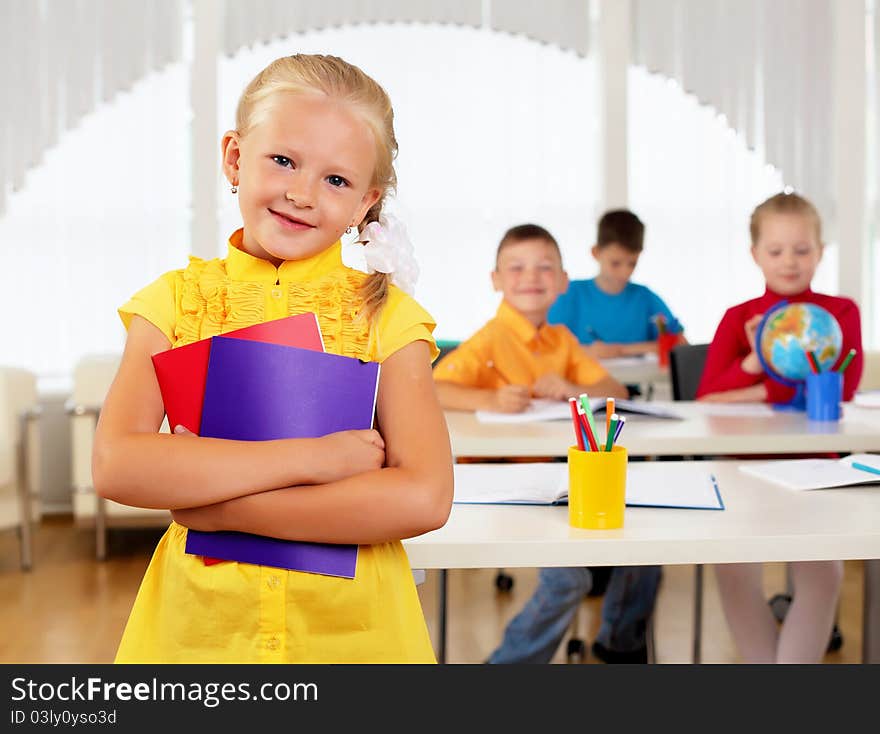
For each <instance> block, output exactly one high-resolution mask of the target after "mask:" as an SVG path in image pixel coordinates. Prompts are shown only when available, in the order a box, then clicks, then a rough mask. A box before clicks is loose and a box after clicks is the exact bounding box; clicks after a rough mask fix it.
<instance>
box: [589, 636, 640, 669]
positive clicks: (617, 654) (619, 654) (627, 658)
mask: <svg viewBox="0 0 880 734" xmlns="http://www.w3.org/2000/svg"><path fill="white" fill-rule="evenodd" d="M590 650H591V651H592V653H593V657H595V658H597V659H598V660H601V661H602V662H603V663H609V664H613V663H642V664H644V663H647V662H648V648H647V647H640V648H638V649H636V650H627V651H622V650H609V649H608V648H607V647H605V645H603V644H602V643H601V642H599V641H596V642H594V643H593V646H592V647H591V648H590Z"/></svg>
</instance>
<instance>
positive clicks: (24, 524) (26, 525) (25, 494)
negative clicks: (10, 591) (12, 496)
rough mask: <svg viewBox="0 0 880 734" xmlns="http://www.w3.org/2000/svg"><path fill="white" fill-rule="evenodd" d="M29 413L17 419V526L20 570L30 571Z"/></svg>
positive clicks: (31, 536) (31, 539) (31, 555)
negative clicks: (18, 529)
mask: <svg viewBox="0 0 880 734" xmlns="http://www.w3.org/2000/svg"><path fill="white" fill-rule="evenodd" d="M29 424H30V414H29V413H28V412H24V413H22V414H21V415H20V416H19V420H18V433H19V440H18V457H17V459H18V493H19V494H18V511H19V527H20V529H21V533H20V536H19V543H20V547H21V570H22V571H30V570H31V568H32V566H33V533H32V526H31V523H32V522H33V510H32V509H31V486H30V476H29V474H28V466H27V451H28V443H27V436H28V428H29Z"/></svg>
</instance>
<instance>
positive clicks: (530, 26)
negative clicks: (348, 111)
mask: <svg viewBox="0 0 880 734" xmlns="http://www.w3.org/2000/svg"><path fill="white" fill-rule="evenodd" d="M224 1H225V6H224V28H223V49H224V51H225V52H226V53H227V54H228V55H230V56H232V55H234V54H236V53H237V52H238V51H239V50H240V49H241V48H244V47H247V46H253V45H254V44H256V43H260V42H262V43H268V42H270V41H274V40H278V39H281V38H283V37H286V36H288V35H289V34H291V33H303V32H306V31H315V30H321V29H324V28H332V27H338V26H353V25H361V24H371V23H442V24H451V25H461V26H470V27H472V28H476V27H481V26H482V27H485V28H491V29H492V30H496V31H503V32H507V33H512V34H522V35H525V36H527V37H529V38H532V39H533V40H536V41H541V42H544V43H550V44H553V45H555V46H558V47H559V48H561V49H566V50H573V51H576V52H577V53H578V54H579V55H581V56H586V55H587V53H588V51H589V45H590V31H591V25H590V0H542V2H540V3H535V2H524V1H521V0H443V1H442V2H440V1H438V0H334V1H333V2H323V3H315V2H312V3H309V2H303V3H295V2H290V0H251V1H250V2H247V3H244V2H240V0H224Z"/></svg>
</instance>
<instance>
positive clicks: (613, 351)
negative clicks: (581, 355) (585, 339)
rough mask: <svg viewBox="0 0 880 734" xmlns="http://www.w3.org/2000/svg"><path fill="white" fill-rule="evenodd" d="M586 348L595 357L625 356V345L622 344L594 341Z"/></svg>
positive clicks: (611, 357)
mask: <svg viewBox="0 0 880 734" xmlns="http://www.w3.org/2000/svg"><path fill="white" fill-rule="evenodd" d="M584 350H585V351H586V353H587V354H589V355H590V356H591V357H592V358H593V359H613V358H614V357H622V356H623V346H622V345H620V344H607V343H605V342H600V341H594V342H593V343H592V344H589V345H587V346H585V347H584Z"/></svg>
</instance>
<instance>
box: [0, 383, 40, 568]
mask: <svg viewBox="0 0 880 734" xmlns="http://www.w3.org/2000/svg"><path fill="white" fill-rule="evenodd" d="M39 413H40V408H39V404H38V398H37V379H36V376H35V375H34V374H33V373H31V372H29V371H27V370H23V369H17V368H14V367H0V529H6V528H15V529H17V530H18V533H19V542H20V548H21V567H22V569H24V570H29V569H30V568H31V566H32V564H33V522H34V521H38V520H39V519H40V502H39V497H38V496H37V495H36V494H35V493H36V489H37V487H39V486H40V478H39V471H40V469H39V467H40V462H39V456H40V447H39V432H38V428H39V426H38V425H37V421H36V418H37V417H38V416H39Z"/></svg>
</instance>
